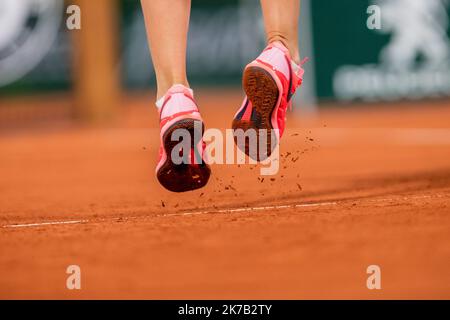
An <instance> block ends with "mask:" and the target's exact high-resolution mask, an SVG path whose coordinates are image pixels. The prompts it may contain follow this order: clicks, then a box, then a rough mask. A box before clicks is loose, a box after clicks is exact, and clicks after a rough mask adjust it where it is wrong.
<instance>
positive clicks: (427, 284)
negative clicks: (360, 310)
mask: <svg viewBox="0 0 450 320" xmlns="http://www.w3.org/2000/svg"><path fill="white" fill-rule="evenodd" d="M199 92H200V94H198V97H199V105H200V107H201V108H202V112H203V117H204V119H205V121H206V124H207V126H208V128H212V127H217V128H225V127H226V124H227V123H226V121H224V119H226V120H229V122H231V119H232V117H233V112H234V111H235V107H236V105H239V103H240V101H241V98H242V96H241V93H240V92H239V91H230V92H228V91H225V92H210V91H204V92H202V91H201V90H199ZM219 94H221V95H222V98H219V99H217V96H218V95H219ZM21 99H25V100H23V101H21V102H20V101H19V102H14V103H16V104H27V100H26V98H21ZM30 99H31V98H30ZM48 101H50V99H47V100H46V102H45V104H46V107H48V108H51V107H52V104H54V105H55V106H58V107H61V108H63V107H64V106H65V105H67V101H66V100H65V99H64V98H58V97H55V98H53V99H51V101H52V102H51V103H49V102H48ZM152 101H153V100H152V97H151V96H143V97H133V98H129V99H127V101H125V102H124V105H125V107H124V108H123V110H125V111H124V112H122V114H121V116H120V117H119V118H118V120H117V122H116V125H114V126H110V127H103V128H99V127H80V126H79V125H76V124H71V123H67V122H53V123H46V124H45V125H42V126H37V127H35V128H31V129H30V128H29V129H26V130H6V129H5V130H3V131H2V132H1V134H0V152H1V157H0V177H1V179H0V192H1V197H0V225H1V228H0V248H1V255H0V298H8V299H10V298H45V299H47V298H58V299H59V298H62V299H71V298H83V299H84V298H96V299H97V298H98V299H102V298H107V299H109V298H125V299H134V298H144V299H166V298H171V299H197V298H204V299H215V298H225V299H226V298H230V299H241V298H243V299H280V298H283V299H303V298H306V299H310V298H325V299H329V298H355V299H359V298H375V299H378V298H380V299H382V298H387V299H392V298H425V299H429V298H438V299H442V298H446V299H448V298H450V270H449V268H448V267H449V261H450V245H449V241H450V215H449V213H450V204H449V198H450V122H449V121H448V119H450V107H449V104H448V101H434V102H429V103H427V104H424V103H419V102H415V103H403V104H401V105H393V104H384V105H369V106H365V107H360V106H357V107H340V108H333V107H330V108H327V106H325V107H324V108H321V109H320V112H319V113H318V114H317V115H316V116H315V117H311V116H306V115H303V116H302V114H301V113H300V116H298V115H297V116H296V114H290V115H289V120H288V131H287V133H286V135H285V138H284V139H283V141H282V144H281V151H280V152H281V157H282V161H281V168H280V172H279V173H278V175H277V176H274V177H266V178H265V179H264V180H263V181H262V178H261V176H260V175H259V170H258V168H257V167H256V166H251V165H241V166H240V167H238V166H237V165H213V166H212V170H213V175H212V177H211V180H210V183H209V184H208V185H207V186H206V187H205V188H204V189H201V190H198V191H195V192H191V193H184V194H173V193H169V192H167V191H165V190H163V189H162V187H161V186H159V184H158V182H157V180H156V178H155V176H154V168H155V162H156V158H157V150H158V143H159V141H158V138H157V137H158V131H157V128H156V127H151V126H152V125H155V124H157V118H156V117H157V115H156V112H154V110H153V108H152V105H151V102H152ZM218 102H220V104H218ZM5 103H8V102H5V101H2V104H5ZM33 103H34V104H35V105H39V102H38V101H37V99H36V98H33ZM72 264H75V265H79V266H80V268H81V272H82V290H79V291H77V290H74V291H70V290H67V289H66V287H65V283H66V278H67V274H66V268H67V266H69V265H72ZM372 264H375V265H379V266H380V267H381V270H382V280H381V281H382V290H368V289H367V287H366V279H367V277H368V275H367V273H366V268H367V267H368V266H369V265H372Z"/></svg>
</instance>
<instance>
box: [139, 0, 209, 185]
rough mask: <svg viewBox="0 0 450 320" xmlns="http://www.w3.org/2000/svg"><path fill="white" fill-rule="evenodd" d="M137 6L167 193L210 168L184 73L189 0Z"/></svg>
mask: <svg viewBox="0 0 450 320" xmlns="http://www.w3.org/2000/svg"><path fill="white" fill-rule="evenodd" d="M141 4H142V10H143V12H144V18H145V25H146V30H147V35H148V42H149V47H150V51H151V55H152V60H153V66H154V68H155V73H156V81H157V86H158V92H157V101H156V106H157V108H158V111H159V115H160V129H161V132H160V142H161V146H160V152H159V161H158V164H157V167H156V176H157V178H158V181H159V182H160V183H161V185H162V186H164V187H165V188H166V189H168V190H170V191H174V192H184V191H190V190H195V189H198V188H201V187H203V186H204V185H205V184H206V183H207V182H208V179H209V176H210V169H209V166H208V165H207V164H206V163H205V161H204V160H203V154H204V144H203V139H202V136H203V130H204V126H203V120H202V117H201V115H200V113H199V110H198V107H197V104H196V103H195V100H194V93H193V91H192V90H191V89H190V88H189V84H188V80H187V76H186V47H187V34H188V28H189V16H190V9H191V1H190V0H171V1H168V0H141ZM187 137H188V139H189V141H188V143H187V144H186V143H183V139H186V138H187Z"/></svg>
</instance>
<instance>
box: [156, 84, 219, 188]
mask: <svg viewBox="0 0 450 320" xmlns="http://www.w3.org/2000/svg"><path fill="white" fill-rule="evenodd" d="M156 106H157V107H158V109H159V116H160V129H161V133H160V140H161V146H160V151H159V161H158V165H157V166H156V176H157V178H158V180H159V182H160V183H161V185H162V186H163V187H165V188H166V189H168V190H170V191H173V192H184V191H191V190H195V189H199V188H201V187H203V186H205V185H206V183H207V182H208V180H209V176H210V174H211V170H210V168H209V166H208V165H207V164H206V162H205V161H204V159H203V156H204V147H205V146H204V143H203V138H202V137H203V132H204V125H203V120H202V117H201V115H200V112H199V111H198V108H197V104H196V103H195V101H194V95H193V91H192V90H191V89H189V88H187V87H185V86H183V85H179V84H177V85H174V86H172V87H171V88H170V89H169V90H168V91H167V93H166V95H165V96H164V97H162V98H161V99H160V100H158V101H157V102H156ZM186 134H187V135H188V136H189V137H190V143H189V144H188V147H189V150H186V149H187V148H183V147H182V146H181V145H182V144H181V143H180V142H181V139H182V138H181V136H186ZM188 141H189V140H188ZM174 148H177V149H178V150H174Z"/></svg>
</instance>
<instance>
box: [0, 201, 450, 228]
mask: <svg viewBox="0 0 450 320" xmlns="http://www.w3.org/2000/svg"><path fill="white" fill-rule="evenodd" d="M429 198H450V196H449V195H446V194H434V195H418V196H399V198H393V197H391V198H378V199H363V200H364V201H367V202H375V203H376V202H386V201H397V202H399V200H403V201H411V200H417V199H429ZM355 200H358V199H355ZM351 201H354V200H343V201H332V202H315V203H297V204H286V205H272V206H263V207H240V208H231V209H216V210H203V211H192V212H180V213H168V214H155V215H146V216H133V217H115V218H103V219H84V220H67V221H48V222H35V223H23V224H8V225H4V226H2V228H32V227H42V226H56V225H65V224H82V223H96V222H104V221H119V220H121V219H127V220H130V219H146V218H156V217H181V216H197V215H203V214H220V213H238V212H251V211H267V210H280V209H299V208H309V207H323V206H335V205H338V204H340V203H347V202H351Z"/></svg>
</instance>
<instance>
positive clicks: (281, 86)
mask: <svg viewBox="0 0 450 320" xmlns="http://www.w3.org/2000/svg"><path fill="white" fill-rule="evenodd" d="M305 61H306V60H304V61H303V62H302V63H301V65H297V64H296V63H295V62H293V61H292V59H291V57H290V54H289V50H288V49H287V48H286V47H285V46H284V45H283V44H282V43H281V42H278V41H277V42H273V43H271V44H269V45H268V46H267V47H266V48H265V49H264V51H263V52H262V53H261V55H260V56H259V57H258V58H256V59H255V60H254V61H252V62H251V63H249V64H248V65H247V66H246V67H245V69H244V75H243V80H242V84H243V87H244V91H245V93H246V95H247V96H246V97H245V99H244V102H243V104H242V106H241V108H240V109H239V110H238V112H237V113H236V115H235V116H234V119H233V123H232V128H233V130H234V131H235V133H236V130H238V129H242V130H243V131H244V133H245V132H247V131H248V130H249V129H253V130H255V131H256V135H257V140H256V142H257V144H258V145H257V146H256V148H249V143H245V145H239V144H238V147H239V148H240V149H241V150H242V151H243V152H245V153H246V154H247V155H248V156H250V157H251V158H253V159H255V160H259V161H261V160H264V159H266V158H268V157H269V156H270V155H271V153H272V151H273V150H274V149H275V147H276V145H277V144H278V142H279V140H280V138H281V136H282V135H283V132H284V129H285V125H286V111H287V108H288V106H290V105H291V98H292V96H293V95H294V93H295V91H296V89H297V88H298V87H299V86H300V85H301V84H302V81H303V74H304V70H303V68H302V65H303V63H304V62H305ZM261 130H265V132H266V137H267V139H262V140H265V142H266V143H267V145H266V147H267V148H266V150H265V151H264V150H263V152H260V148H261V147H260V143H261V142H260V139H259V136H260V132H261ZM271 135H272V136H273V138H272V139H271ZM235 141H236V138H235ZM251 150H255V151H256V152H257V153H256V154H255V152H250V151H251ZM260 153H261V154H260Z"/></svg>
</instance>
